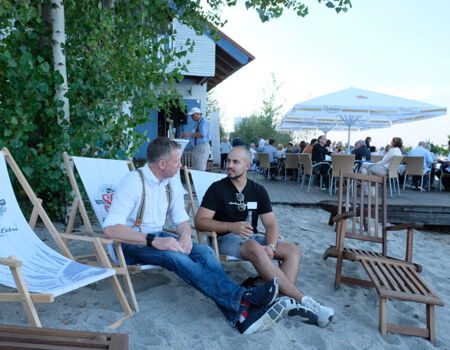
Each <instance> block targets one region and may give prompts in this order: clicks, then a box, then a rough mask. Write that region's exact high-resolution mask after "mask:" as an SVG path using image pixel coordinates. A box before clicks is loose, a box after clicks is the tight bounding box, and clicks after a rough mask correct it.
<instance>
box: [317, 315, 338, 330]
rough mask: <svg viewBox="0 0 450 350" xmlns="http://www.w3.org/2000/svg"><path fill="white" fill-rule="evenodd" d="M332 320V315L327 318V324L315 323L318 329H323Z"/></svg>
mask: <svg viewBox="0 0 450 350" xmlns="http://www.w3.org/2000/svg"><path fill="white" fill-rule="evenodd" d="M333 318H334V313H333V314H332V315H330V316H329V317H328V322H327V323H322V322H317V325H318V326H319V327H320V328H325V327H326V326H328V325H329V324H330V323H331V321H332V320H333Z"/></svg>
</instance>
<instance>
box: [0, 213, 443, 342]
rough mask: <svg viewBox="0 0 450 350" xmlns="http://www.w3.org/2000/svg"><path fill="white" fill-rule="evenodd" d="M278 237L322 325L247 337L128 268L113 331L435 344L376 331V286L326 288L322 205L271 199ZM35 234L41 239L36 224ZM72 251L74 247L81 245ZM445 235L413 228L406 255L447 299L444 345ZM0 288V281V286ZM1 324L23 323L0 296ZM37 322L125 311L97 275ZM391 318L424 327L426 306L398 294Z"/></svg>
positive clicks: (245, 266) (291, 325) (191, 299)
mask: <svg viewBox="0 0 450 350" xmlns="http://www.w3.org/2000/svg"><path fill="white" fill-rule="evenodd" d="M274 212H275V215H276V217H277V219H278V223H279V226H280V233H281V235H282V237H283V238H284V239H285V240H288V241H291V242H294V243H296V244H298V245H299V246H300V247H301V249H302V254H303V259H302V263H301V270H300V276H299V279H298V282H297V285H298V287H299V288H300V289H302V290H303V291H304V292H305V293H306V294H308V295H311V296H312V297H314V298H315V299H316V300H317V301H319V302H320V303H322V304H324V305H328V306H332V307H334V309H335V310H336V316H335V318H334V320H333V322H332V323H331V324H330V325H329V326H328V327H326V328H324V329H321V328H319V327H317V326H312V325H306V324H303V323H301V322H296V321H293V320H288V319H283V320H281V321H280V322H279V323H277V324H276V325H275V326H274V327H273V328H272V329H270V330H269V331H266V332H262V333H256V334H252V335H249V336H244V335H241V334H240V333H239V332H238V331H237V330H236V329H233V328H232V327H230V325H229V324H228V322H227V321H226V319H225V318H224V317H223V315H222V313H221V312H220V311H219V309H218V308H217V307H216V306H215V304H214V303H213V302H212V301H211V300H209V299H208V298H206V297H205V296H203V295H202V294H201V293H199V292H197V291H196V290H195V289H193V288H192V287H190V286H189V285H187V284H186V283H184V282H183V281H182V280H180V279H179V278H178V277H176V276H175V275H174V274H173V273H171V272H168V271H165V270H163V269H159V268H158V269H153V270H148V271H145V272H143V273H139V274H135V275H133V276H132V282H133V285H134V288H135V291H136V296H137V300H138V303H139V306H140V311H139V312H138V313H136V314H135V315H134V317H132V318H131V319H128V320H126V321H125V322H124V323H123V324H122V326H121V327H120V328H119V329H117V330H116V331H117V332H121V333H128V334H129V337H130V349H134V350H143V349H208V350H218V349H225V348H226V349H249V348H257V349H286V350H287V349H434V348H435V347H433V345H432V344H431V343H430V342H429V341H428V340H426V339H423V338H419V337H415V336H405V335H400V334H392V333H389V334H388V335H387V336H386V337H385V338H383V337H382V336H381V334H380V332H379V330H378V295H377V293H376V291H375V289H368V288H363V287H360V286H355V285H347V284H343V285H342V287H341V288H340V289H339V290H334V273H335V259H329V260H328V261H325V260H323V259H322V254H323V252H324V251H325V249H326V248H327V247H328V246H329V245H330V244H333V243H334V240H335V233H334V231H333V228H332V227H331V226H328V225H327V222H328V215H329V214H328V213H327V212H325V211H322V210H320V209H312V208H294V207H292V206H289V205H274ZM38 234H39V236H40V237H41V238H42V239H45V240H46V241H47V242H48V243H49V244H50V245H52V243H51V238H50V237H49V235H48V232H46V230H44V229H42V228H41V229H39V230H38ZM389 237H390V240H389V253H390V254H391V255H394V256H402V254H404V235H403V233H397V232H393V233H390V236H389ZM73 249H74V250H75V253H76V250H78V251H79V253H80V252H81V251H82V248H81V246H79V245H77V244H76V245H74V246H73ZM449 252H450V235H449V234H445V233H436V232H430V231H415V236H414V261H415V262H416V263H419V264H421V265H422V266H423V271H422V273H421V276H422V277H423V279H424V280H425V281H426V282H427V283H428V284H429V285H430V286H431V287H432V288H433V289H434V291H435V292H436V293H437V294H438V295H439V296H440V297H441V299H442V300H443V301H444V302H445V303H446V306H445V307H436V324H437V331H436V348H438V349H449V348H450V312H449V311H448V307H449V305H450V288H449V287H450V257H449V255H450V253H449ZM223 266H224V267H225V270H226V271H227V272H228V273H229V275H230V277H231V278H232V279H233V280H234V281H235V282H236V283H241V282H242V281H244V280H245V279H246V278H247V277H249V276H255V275H256V273H255V270H254V269H253V267H252V266H251V265H250V264H249V263H248V262H224V263H223ZM344 272H345V273H347V274H353V275H354V276H359V277H364V276H365V274H364V271H363V269H362V267H361V266H360V265H359V264H357V263H351V262H344ZM4 290H6V289H5V288H0V292H2V291H4ZM1 308H2V311H1V313H0V323H2V324H17V325H27V321H26V316H25V313H24V311H23V309H22V307H21V305H20V304H17V303H2V304H1ZM37 311H38V314H39V316H40V319H41V321H42V324H43V326H44V327H50V328H62V329H75V330H87V331H102V332H112V331H113V330H111V329H109V328H107V326H108V325H110V324H111V323H113V322H114V321H116V320H118V319H119V318H121V317H123V316H124V314H123V312H122V310H121V308H120V305H119V303H118V301H117V299H116V297H115V294H114V292H113V289H112V288H111V284H110V282H109V281H107V280H105V281H101V282H98V283H95V284H93V285H90V286H88V287H84V288H81V289H78V290H76V291H74V292H71V293H68V294H65V295H63V296H60V297H58V298H56V300H55V302H54V303H51V304H37ZM388 320H389V322H390V323H403V324H406V325H413V326H420V327H424V326H425V306H424V304H416V303H409V302H401V301H389V302H388Z"/></svg>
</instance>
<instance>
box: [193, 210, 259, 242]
mask: <svg viewBox="0 0 450 350" xmlns="http://www.w3.org/2000/svg"><path fill="white" fill-rule="evenodd" d="M215 213H216V212H215V211H213V210H210V209H206V208H203V207H200V209H199V210H198V212H197V215H196V216H195V227H196V228H197V229H199V230H200V231H214V232H217V233H226V232H234V233H236V234H238V235H240V236H241V237H243V238H248V237H250V236H251V235H252V234H253V228H252V225H251V224H250V223H248V222H245V221H238V222H226V221H218V220H214V219H213V217H214V214H215Z"/></svg>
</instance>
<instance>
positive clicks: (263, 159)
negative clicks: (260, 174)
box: [257, 152, 270, 180]
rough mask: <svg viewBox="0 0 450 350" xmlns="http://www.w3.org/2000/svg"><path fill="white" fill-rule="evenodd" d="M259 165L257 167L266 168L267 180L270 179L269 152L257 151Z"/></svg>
mask: <svg viewBox="0 0 450 350" xmlns="http://www.w3.org/2000/svg"><path fill="white" fill-rule="evenodd" d="M257 157H258V161H259V165H258V168H259V169H267V180H270V161H269V154H268V153H262V152H258V153H257Z"/></svg>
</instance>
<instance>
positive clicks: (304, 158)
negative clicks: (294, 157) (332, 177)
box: [298, 153, 329, 192]
mask: <svg viewBox="0 0 450 350" xmlns="http://www.w3.org/2000/svg"><path fill="white" fill-rule="evenodd" d="M298 156H299V158H300V165H301V167H302V169H303V176H302V185H301V188H303V184H304V182H305V178H306V175H308V176H309V181H308V192H309V189H310V187H311V181H312V180H313V178H314V175H316V169H318V167H319V166H321V165H322V164H327V165H329V163H328V162H319V163H316V164H314V165H313V163H312V160H311V154H307V153H300V154H299V155H298ZM322 182H323V179H322V174H320V188H322Z"/></svg>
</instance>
